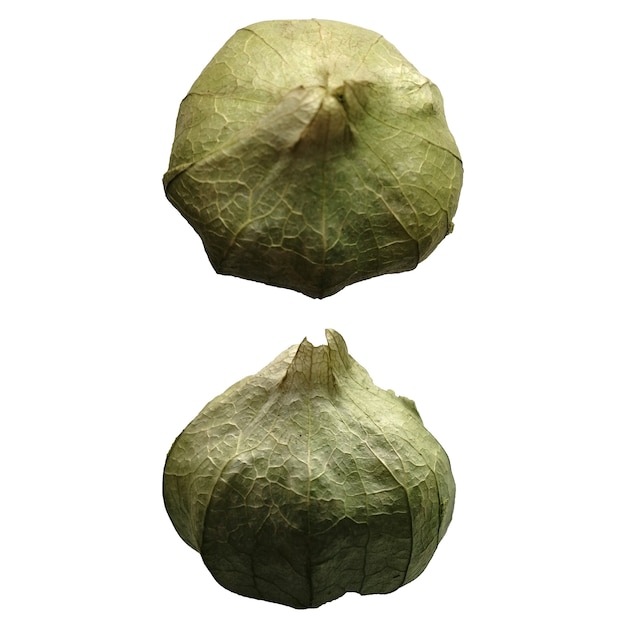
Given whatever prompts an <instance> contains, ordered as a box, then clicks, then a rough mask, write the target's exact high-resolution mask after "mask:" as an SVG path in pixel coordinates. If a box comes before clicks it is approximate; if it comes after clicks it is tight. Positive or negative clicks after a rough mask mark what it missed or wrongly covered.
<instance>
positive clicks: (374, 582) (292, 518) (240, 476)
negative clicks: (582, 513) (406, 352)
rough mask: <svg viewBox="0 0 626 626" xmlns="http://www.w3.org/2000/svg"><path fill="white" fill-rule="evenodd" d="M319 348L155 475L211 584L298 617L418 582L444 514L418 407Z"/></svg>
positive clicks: (214, 423) (296, 357) (445, 486)
mask: <svg viewBox="0 0 626 626" xmlns="http://www.w3.org/2000/svg"><path fill="white" fill-rule="evenodd" d="M326 336H327V341H328V345H323V346H317V347H314V346H313V345H311V344H310V343H309V342H308V341H307V340H306V339H305V340H304V341H303V342H302V343H301V344H300V345H299V346H293V347H292V348H290V349H289V350H286V351H285V352H283V353H282V354H281V355H279V356H278V357H277V358H276V359H275V360H274V361H273V362H272V363H270V364H269V365H268V366H267V367H265V368H264V369H262V370H261V371H260V372H259V373H258V374H256V375H255V376H250V377H248V378H245V379H244V380H242V381H240V382H239V383H237V384H236V385H234V386H232V387H231V388H230V389H228V390H227V391H226V392H225V393H223V394H222V395H220V396H218V397H217V398H215V399H214V400H212V401H211V402H209V404H207V406H206V407H205V408H204V410H203V411H202V412H201V413H200V415H199V416H198V417H197V418H196V419H195V420H193V421H192V422H191V424H189V426H188V427H187V428H186V429H185V430H184V431H183V432H182V433H181V435H180V436H179V437H178V438H177V439H176V441H175V443H174V445H173V446H172V448H171V450H170V452H169V455H168V457H167V462H166V465H165V472H164V498H165V504H166V508H167V511H168V514H169V516H170V518H171V520H172V522H173V523H174V526H175V527H176V529H177V531H178V533H179V534H180V536H181V537H182V538H183V539H184V540H185V541H186V542H187V543H188V544H189V545H190V546H192V547H193V548H194V549H196V550H197V551H199V552H200V553H201V554H202V558H203V559H204V562H205V564H206V566H207V567H208V568H209V570H210V571H211V573H212V574H213V576H214V577H215V579H216V580H217V581H218V582H219V583H220V584H221V585H223V586H224V587H226V588H227V589H230V590H231V591H234V592H236V593H238V594H242V595H244V596H249V597H252V598H259V599H263V600H268V601H271V602H278V603H281V604H286V605H289V606H292V607H296V608H306V607H317V606H320V605H321V604H323V603H325V602H329V601H331V600H334V599H336V598H339V597H340V596H342V595H343V594H344V593H346V592H348V591H355V592H358V593H360V594H372V593H388V592H391V591H394V590H395V589H397V588H398V587H400V586H401V585H404V584H406V583H408V582H410V581H411V580H413V579H415V578H416V577H417V576H418V575H419V574H420V573H421V572H422V571H423V570H424V568H425V567H426V565H427V564H428V562H429V561H430V559H431V557H432V556H433V553H434V552H435V549H436V547H437V545H438V543H439V541H440V540H441V538H442V537H443V536H444V534H445V532H446V529H447V528H448V524H449V523H450V520H451V517H452V510H453V505H454V494H455V484H454V479H453V477H452V473H451V469H450V464H449V460H448V457H447V455H446V453H445V451H444V450H443V448H442V447H441V446H440V445H439V443H438V442H437V441H436V440H435V439H434V437H433V436H432V435H431V434H430V433H429V432H428V431H427V430H426V429H425V428H424V426H423V424H422V420H421V419H420V416H419V415H418V412H417V410H416V408H415V404H414V403H413V402H412V401H411V400H408V399H406V398H403V397H398V396H396V395H395V394H394V393H393V392H392V391H384V390H382V389H380V388H378V387H376V386H375V385H374V383H373V382H372V380H371V378H370V377H369V375H368V374H367V372H366V371H365V370H364V369H363V368H362V367H361V366H360V365H359V364H358V363H357V362H356V361H355V360H354V359H352V357H350V356H349V354H348V352H347V348H346V345H345V343H344V341H343V338H342V337H341V336H340V335H339V334H338V333H337V332H335V331H332V330H329V331H327V333H326Z"/></svg>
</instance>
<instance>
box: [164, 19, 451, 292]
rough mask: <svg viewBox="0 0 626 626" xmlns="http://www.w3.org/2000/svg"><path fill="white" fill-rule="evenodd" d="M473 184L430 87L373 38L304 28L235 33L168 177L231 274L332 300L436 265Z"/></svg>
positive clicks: (186, 104) (331, 27) (186, 111)
mask: <svg viewBox="0 0 626 626" xmlns="http://www.w3.org/2000/svg"><path fill="white" fill-rule="evenodd" d="M462 178H463V169H462V163H461V158H460V155H459V151H458V149H457V146H456V144H455V142H454V139H453V137H452V135H451V134H450V131H449V130H448V127H447V124H446V120H445V117H444V109H443V101H442V97H441V94H440V92H439V90H438V89H437V87H436V86H435V85H434V84H433V83H432V82H430V81H429V80H428V79H427V78H425V77H424V76H422V75H421V74H420V73H419V72H418V71H417V70H416V69H415V68H414V67H413V66H412V65H411V64H410V63H409V62H408V61H407V60H406V59H405V58H404V57H403V56H402V55H401V54H400V53H399V52H398V50H397V49H396V48H395V47H393V46H392V45H391V44H389V43H388V42H387V41H386V40H385V39H383V38H382V37H381V36H380V35H378V34H376V33H374V32H372V31H369V30H365V29H362V28H358V27H356V26H351V25H349V24H344V23H340V22H332V21H324V20H295V21H270V22H261V23H258V24H254V25H252V26H249V27H247V28H244V29H241V30H239V31H237V32H236V33H235V35H233V37H232V38H231V39H230V40H229V41H228V42H227V43H226V44H225V45H224V47H223V48H222V49H221V50H220V51H219V52H218V53H217V54H216V56H215V57H214V58H213V59H212V61H211V62H210V63H209V64H208V65H207V67H206V68H205V69H204V71H203V72H202V74H201V75H200V77H199V78H198V79H197V80H196V82H195V83H194V85H193V86H192V88H191V90H190V92H189V94H188V95H187V97H186V98H185V99H184V100H183V102H182V104H181V107H180V111H179V116H178V120H177V124H176V134H175V139H174V144H173V147H172V153H171V159H170V165H169V170H168V172H167V173H166V174H165V176H164V179H163V182H164V186H165V191H166V195H167V197H168V199H169V200H170V201H171V202H172V204H173V205H174V206H175V207H176V208H177V209H178V210H179V211H180V212H181V214H182V215H183V216H184V217H185V218H186V219H187V220H188V222H189V223H190V224H191V225H192V226H193V228H194V229H195V230H196V231H197V232H198V234H199V235H200V237H201V239H202V241H203V243H204V246H205V249H206V251H207V254H208V256H209V259H210V261H211V263H212V265H213V267H214V268H215V270H216V271H217V272H219V273H222V274H230V275H234V276H239V277H242V278H247V279H251V280H255V281H260V282H263V283H267V284H270V285H275V286H279V287H286V288H290V289H295V290H297V291H300V292H302V293H304V294H306V295H308V296H311V297H315V298H323V297H326V296H329V295H331V294H334V293H336V292H337V291H339V290H341V289H342V288H343V287H345V286H347V285H349V284H352V283H354V282H357V281H361V280H364V279H367V278H371V277H373V276H378V275H381V274H386V273H393V272H402V271H406V270H411V269H413V268H414V267H415V266H416V265H417V264H418V263H419V262H420V261H423V260H424V259H425V258H426V257H427V256H428V255H429V254H430V253H431V252H432V251H433V250H434V249H435V247H436V246H437V245H438V244H439V243H440V242H441V240H442V239H443V238H444V237H445V236H446V235H447V234H448V233H449V232H451V230H452V218H453V217H454V214H455V212H456V209H457V205H458V201H459V195H460V191H461V184H462Z"/></svg>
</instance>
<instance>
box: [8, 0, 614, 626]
mask: <svg viewBox="0 0 626 626" xmlns="http://www.w3.org/2000/svg"><path fill="white" fill-rule="evenodd" d="M408 7H410V10H409V9H408ZM618 7H619V3H616V2H609V1H606V2H603V1H600V0H596V1H594V2H588V3H585V2H568V3H566V2H556V1H550V0H541V1H540V2H533V1H532V0H527V1H525V2H519V3H516V2H495V1H494V2H485V1H477V2H460V1H459V2H453V1H448V2H446V1H441V2H432V1H429V2H422V1H420V0H417V1H413V2H398V1H393V0H385V1H384V2H378V3H357V2H354V3H348V2H344V3H341V2H338V1H337V0H332V1H325V0H316V2H315V3H312V4H311V3H296V2H294V1H293V0H290V1H289V2H279V1H272V0H267V1H266V2H256V1H255V2H252V1H243V0H240V1H239V2H219V3H218V2H211V1H210V0H204V1H203V2H198V1H191V0H176V1H171V2H150V3H149V2H139V1H133V0H124V1H123V2H121V1H110V2H106V3H104V2H103V3H97V2H69V1H65V2H64V1H58V2H28V1H25V2H21V3H12V4H11V8H9V9H4V10H3V18H2V27H1V29H2V36H1V37H0V46H1V50H0V52H1V55H0V58H1V61H0V63H2V75H1V81H2V83H1V84H2V100H1V107H2V114H1V116H0V124H1V128H0V130H1V135H0V146H1V157H0V158H1V159H2V164H1V170H0V171H1V172H2V206H1V219H2V224H1V229H0V255H1V258H0V262H1V265H0V267H1V271H2V277H1V280H2V291H1V293H2V296H3V304H2V305H1V309H0V310H1V313H0V315H1V316H2V324H1V333H2V337H1V347H0V350H1V353H0V359H1V368H2V371H1V372H0V374H1V384H2V391H1V395H0V402H1V407H0V410H1V414H0V419H1V428H2V433H1V439H0V441H1V442H2V454H1V455H0V472H1V473H0V476H1V480H2V483H1V489H2V492H1V493H2V498H1V500H0V506H1V509H2V510H1V516H0V525H1V527H2V528H1V533H0V542H1V543H2V545H1V546H0V548H1V552H0V568H2V570H3V574H2V577H3V580H4V582H2V597H3V600H2V603H1V604H0V613H4V614H6V616H5V617H2V619H1V621H2V622H3V623H5V624H11V625H13V624H29V625H30V624H48V623H51V624H52V623H59V624H71V625H74V624H76V625H78V624H80V625H83V624H90V625H91V624H97V625H99V624H123V625H125V624H129V625H130V624H133V625H134V624H151V625H160V624H173V623H176V624H181V625H182V624H211V623H214V622H215V621H216V619H224V618H225V616H228V617H227V619H228V620H229V623H242V624H243V623H252V622H254V623H256V622H259V623H262V624H265V623H267V624H272V625H273V626H280V625H286V624H292V623H293V622H294V620H298V622H299V623H302V624H314V623H323V622H325V623H329V624H345V623H348V622H351V623H359V624H365V625H370V624H372V625H373V624H380V623H388V622H391V621H395V620H403V621H406V619H407V618H409V619H410V622H412V623H415V624H437V625H438V626H448V625H455V626H457V625H458V624H481V625H498V626H500V625H502V624H507V625H511V624H513V625H517V624H538V625H544V624H545V625H553V624H602V625H603V626H606V625H618V624H624V623H625V622H626V611H625V610H624V599H623V593H624V588H625V586H626V585H625V583H626V575H625V572H624V562H625V558H626V554H625V542H624V534H625V533H624V528H625V527H626V518H625V514H624V504H623V502H624V478H626V476H625V474H626V472H625V470H624V461H623V459H624V441H625V440H624V434H623V432H624V429H623V426H624V420H625V418H626V403H625V401H624V395H625V388H624V387H625V385H624V383H625V376H624V374H625V370H626V368H625V362H624V360H625V357H624V355H625V354H626V342H625V334H624V322H623V320H624V318H625V317H626V306H625V304H624V269H625V261H624V243H623V240H624V227H625V226H626V218H625V209H626V206H625V204H626V202H625V200H624V193H623V188H624V177H625V167H624V166H625V164H626V163H625V158H624V151H625V146H624V140H625V139H626V137H625V133H624V121H623V120H624V112H625V110H626V101H625V98H624V59H625V58H626V53H625V50H624V45H623V28H622V24H623V18H622V17H621V12H618ZM310 17H317V18H326V19H335V20H341V21H347V22H351V23H354V24H357V25H359V26H363V27H366V28H370V29H373V30H375V31H377V32H379V33H380V34H382V35H383V36H384V37H385V38H386V39H388V40H389V41H390V42H391V43H393V44H394V45H395V46H396V47H397V48H399V50H400V51H401V52H402V53H403V54H404V55H405V56H406V57H407V58H408V59H409V60H410V61H411V62H412V63H413V64H414V65H415V66H416V67H417V68H418V69H419V70H420V71H421V72H422V73H423V74H425V75H426V76H428V77H429V78H431V79H432V80H433V81H434V82H435V83H437V85H438V86H439V87H440V89H441V90H442V92H443V95H444V99H445V105H446V114H447V118H448V122H449V125H450V127H451V130H452V132H453V134H454V135H455V138H456V140H457V142H458V145H459V147H460V150H461V154H462V156H463V160H464V167H465V185H464V188H463V192H462V196H461V203H460V206H459V210H458V214H457V218H456V220H455V224H456V228H455V231H454V233H453V235H451V236H450V237H448V238H447V239H446V240H445V241H444V242H443V243H442V244H441V246H440V247H439V248H438V249H437V250H436V252H435V253H434V254H433V255H432V256H431V257H430V258H429V259H428V260H427V261H425V262H424V264H423V265H420V266H419V267H418V268H417V269H416V270H415V271H413V272H408V273H405V274H401V275H396V276H390V277H383V278H377V279H373V280H370V281H367V282H364V283H361V284H357V285H353V286H351V287H348V288H346V289H345V290H344V291H342V292H341V293H339V294H337V295H335V296H333V297H331V298H328V299H326V300H323V301H317V300H311V299H309V298H307V297H305V296H303V295H301V294H298V293H296V292H290V291H287V290H280V289H276V288H271V287H267V286H264V285H258V284H255V283H251V282H248V281H244V280H240V279H235V278H228V277H222V276H217V275H216V274H215V273H214V272H213V270H212V268H211V266H210V264H209V262H208V260H207V258H206V256H205V253H204V250H203V248H202V245H201V243H200V240H199V238H198V237H197V235H196V234H195V233H194V232H193V231H192V229H191V227H190V226H189V225H188V224H187V223H186V222H185V221H184V219H183V218H182V217H181V216H180V215H179V214H178V213H177V211H176V210H175V209H174V208H173V207H172V206H171V205H169V204H168V202H167V200H166V199H165V196H164V194H163V190H162V184H161V176H162V174H163V173H164V171H165V169H166V168H167V163H168V158H169V150H170V147H171V142H172V139H173V132H174V123H175V119H176V114H177V110H178V105H179V103H180V100H181V99H182V98H183V97H184V95H185V94H186V93H187V90H188V89H189V87H190V86H191V84H192V82H193V81H194V80H195V78H196V77H197V75H198V74H199V73H200V71H201V70H202V69H203V67H204V66H205V65H206V63H207V62H208V61H209V60H210V58H211V57H212V56H213V54H214V53H215V52H216V51H217V50H218V49H219V48H220V47H221V45H222V44H223V43H224V42H225V41H226V40H227V39H228V38H229V37H230V36H231V35H232V34H233V33H234V32H235V30H237V29H238V28H240V27H243V26H246V25H248V24H251V23H254V22H257V21H262V20H267V19H280V18H310ZM326 327H331V328H335V329H336V330H338V331H339V332H340V333H342V334H343V336H344V338H345V339H346V341H347V344H348V348H349V349H350V352H351V353H352V355H353V356H354V357H355V358H356V359H357V360H358V361H359V362H360V363H361V364H362V365H363V366H364V367H365V368H366V369H368V370H369V372H370V374H371V375H372V377H373V379H374V381H375V382H376V383H377V384H378V385H379V386H381V387H384V388H393V389H394V390H395V391H396V392H397V393H400V394H402V395H406V396H409V397H411V398H413V399H414V400H415V401H416V403H417V406H418V408H419V410H420V413H421V414H422V417H423V419H424V422H425V424H426V426H427V427H428V428H429V429H430V430H431V431H432V432H433V434H434V435H435V436H436V437H437V438H438V439H439V440H440V441H441V442H442V444H443V445H444V447H445V448H446V450H447V451H448V453H449V455H450V457H451V460H452V465H453V469H454V473H455V477H456V481H457V488H458V496H457V506H456V511H455V516H454V520H453V522H452V524H451V526H450V530H449V532H448V535H447V536H446V537H445V539H444V541H443V542H442V544H441V546H440V548H439V550H438V551H437V553H436V554H435V557H434V559H433V561H432V562H431V564H430V565H429V567H428V569H427V570H426V572H425V573H424V574H423V575H422V576H421V577H420V578H419V579H418V580H416V581H415V582H413V583H411V584H410V585H407V586H406V587H404V588H402V589H401V590H399V591H397V592H396V593H393V594H391V595H388V596H369V597H359V596H357V595H355V594H349V595H347V596H345V597H344V598H342V599H340V600H337V601H335V602H333V603H330V604H327V605H325V606H323V607H322V608H320V609H316V610H306V611H295V610H294V609H290V608H287V607H282V606H278V605H273V604H268V603H263V602H258V601H254V600H250V599H246V598H241V597H239V596H236V595H234V594H232V593H229V592H227V591H225V590H224V589H222V588H221V587H219V586H218V585H217V584H216V583H214V581H213V579H212V578H211V576H210V574H209V573H208V571H207V570H206V569H205V567H204V565H203V563H202V561H201V558H200V556H199V555H198V554H196V553H195V552H194V551H193V550H191V549H190V548H188V547H187V546H186V545H185V544H184V543H183V542H182V541H181V540H180V539H179V537H178V536H177V534H176V532H175V531H174V528H173V527H172V526H171V524H170V521H169V519H168V517H167V515H166V513H165V510H164V507H163V504H162V499H161V472H162V467H163V463H164V460H165V455H166V453H167V451H168V449H169V446H170V445H171V443H172V441H173V440H174V438H175V437H176V436H177V435H178V433H179V432H180V431H181V430H182V429H183V428H184V427H185V426H186V424H187V423H188V422H189V421H190V420H191V419H192V418H193V417H195V415H196V414H197V413H198V412H199V410H200V409H201V408H202V407H203V406H204V404H205V403H206V402H208V401H209V400H210V399H212V398H213V397H214V396H216V395H218V394H219V393H221V392H222V391H224V390H225V389H226V388H227V387H228V386H229V385H231V384H232V383H234V382H236V381H238V380H239V379H240V378H242V377H243V376H245V375H248V374H252V373H255V372H256V371H258V370H259V369H260V368H261V367H263V366H264V365H266V364H267V363H268V362H269V361H270V360H271V359H273V358H274V357H275V356H276V355H277V354H278V353H279V352H281V351H282V350H283V349H285V348H286V347H288V346H290V345H292V344H294V343H298V342H299V341H300V340H301V339H302V338H303V337H304V336H308V338H309V339H310V340H311V341H313V342H314V343H316V344H319V343H321V342H322V341H323V340H324V339H323V330H324V328H326Z"/></svg>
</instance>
